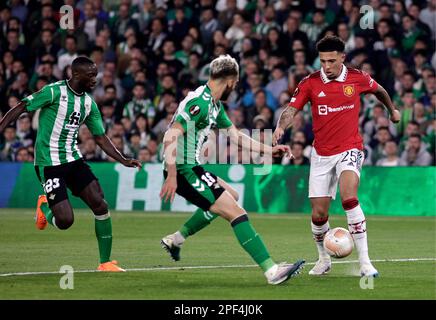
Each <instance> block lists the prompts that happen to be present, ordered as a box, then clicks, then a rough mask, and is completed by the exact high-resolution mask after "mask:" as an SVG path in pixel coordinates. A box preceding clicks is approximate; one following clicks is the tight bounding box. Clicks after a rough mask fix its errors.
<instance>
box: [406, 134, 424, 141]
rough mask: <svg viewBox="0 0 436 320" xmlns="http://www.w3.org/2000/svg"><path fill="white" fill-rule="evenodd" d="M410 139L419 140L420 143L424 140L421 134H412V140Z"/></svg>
mask: <svg viewBox="0 0 436 320" xmlns="http://www.w3.org/2000/svg"><path fill="white" fill-rule="evenodd" d="M410 138H418V140H419V141H421V140H422V138H421V135H420V134H419V133H412V134H411V135H410V136H409V139H410Z"/></svg>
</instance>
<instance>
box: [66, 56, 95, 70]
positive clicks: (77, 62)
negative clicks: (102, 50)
mask: <svg viewBox="0 0 436 320" xmlns="http://www.w3.org/2000/svg"><path fill="white" fill-rule="evenodd" d="M93 64H94V61H92V60H91V59H89V58H88V57H85V56H80V57H77V58H76V59H74V60H73V63H71V69H72V70H77V69H78V68H81V67H83V66H86V65H93Z"/></svg>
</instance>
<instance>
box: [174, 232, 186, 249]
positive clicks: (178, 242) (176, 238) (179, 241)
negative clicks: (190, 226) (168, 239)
mask: <svg viewBox="0 0 436 320" xmlns="http://www.w3.org/2000/svg"><path fill="white" fill-rule="evenodd" d="M173 242H174V244H175V245H176V246H178V247H180V246H181V245H182V244H183V242H185V237H183V236H182V234H181V233H180V231H177V232H176V233H174V241H173Z"/></svg>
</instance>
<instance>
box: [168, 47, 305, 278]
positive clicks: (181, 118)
mask: <svg viewBox="0 0 436 320" xmlns="http://www.w3.org/2000/svg"><path fill="white" fill-rule="evenodd" d="M238 78H239V66H238V64H237V62H236V60H235V59H233V58H232V57H230V56H229V55H226V56H224V55H223V56H220V57H218V58H216V59H215V60H213V61H212V62H211V64H210V77H209V81H208V82H207V84H206V85H204V86H201V87H199V88H197V90H195V91H193V92H190V93H188V95H187V96H186V98H185V99H184V100H183V101H182V102H181V103H180V104H179V108H178V110H177V112H176V114H175V115H174V118H173V122H172V124H171V126H170V128H169V129H168V131H167V132H166V133H165V136H164V154H165V161H164V177H165V179H166V180H165V182H164V184H163V186H162V190H161V193H160V195H161V197H162V198H163V199H165V200H166V201H167V200H168V199H170V200H171V201H172V200H173V199H174V196H175V193H177V194H178V195H180V196H182V197H183V198H185V199H186V200H188V201H189V202H191V203H192V204H194V205H196V206H197V207H199V209H198V210H197V211H196V212H195V213H194V214H193V216H192V217H191V218H190V219H189V220H188V221H186V223H185V224H184V225H183V226H182V227H181V228H180V229H179V230H178V231H177V232H175V233H173V234H170V235H167V236H166V237H164V238H163V239H162V240H161V244H162V247H163V248H164V249H165V250H167V251H168V252H169V254H170V256H171V257H172V258H173V259H174V260H176V261H178V260H179V259H180V248H181V245H182V244H183V242H184V241H185V240H186V238H187V237H188V236H191V235H193V234H195V233H196V232H198V231H199V230H201V229H203V228H204V227H206V226H207V225H208V224H210V221H212V220H213V219H214V218H215V217H217V216H218V215H219V216H221V217H222V218H224V219H226V220H227V221H228V222H229V223H230V225H231V226H232V228H233V231H234V233H235V235H236V238H237V239H238V241H239V243H240V244H241V246H242V248H243V249H244V250H245V251H246V252H247V253H248V254H249V255H250V256H251V257H252V259H253V260H254V261H255V262H256V263H257V264H258V265H259V266H260V268H261V269H262V270H263V272H264V275H265V276H266V278H267V281H268V283H269V284H274V285H275V284H279V283H282V282H284V281H286V280H288V279H289V278H290V277H292V276H294V275H296V274H298V273H299V271H300V269H301V268H302V266H303V264H304V260H299V261H297V262H296V263H294V264H288V263H283V264H276V263H275V262H274V261H273V260H272V258H271V257H270V255H269V252H268V250H267V248H266V246H265V244H264V243H263V241H262V239H261V237H260V235H259V234H258V233H257V232H256V230H255V229H254V228H253V226H252V224H251V222H250V221H249V220H248V216H247V213H246V212H245V210H244V209H243V208H241V207H240V206H239V205H238V203H237V202H236V201H237V197H238V195H237V192H236V191H235V190H234V189H233V188H231V187H230V186H229V185H228V184H226V183H225V182H224V181H223V180H222V179H220V178H218V177H217V176H216V175H214V174H213V173H212V172H209V171H206V170H205V169H204V168H203V167H202V166H201V165H200V162H199V155H200V150H201V148H202V146H203V143H204V142H205V141H206V139H207V137H208V135H209V133H210V131H211V130H212V129H213V128H218V129H227V134H228V136H230V139H231V140H232V142H234V143H236V144H239V141H242V144H241V146H242V148H243V149H248V150H250V149H251V150H252V151H254V152H264V154H265V155H267V156H282V155H283V154H288V155H290V149H289V147H288V146H283V145H278V146H275V147H271V146H267V145H264V144H262V143H260V142H257V141H255V140H253V139H251V138H250V137H248V136H247V135H245V134H243V133H242V132H240V131H239V130H237V129H236V127H235V126H234V125H233V124H232V122H231V121H230V119H229V118H228V117H227V114H226V112H225V111H224V107H223V104H222V103H221V101H225V100H227V98H228V97H229V95H230V93H231V92H232V91H233V90H235V88H236V85H237V82H238Z"/></svg>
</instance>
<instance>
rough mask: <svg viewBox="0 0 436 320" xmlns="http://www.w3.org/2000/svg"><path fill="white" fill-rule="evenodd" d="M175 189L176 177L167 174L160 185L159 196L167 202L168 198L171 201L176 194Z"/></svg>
mask: <svg viewBox="0 0 436 320" xmlns="http://www.w3.org/2000/svg"><path fill="white" fill-rule="evenodd" d="M176 190H177V178H176V177H173V176H168V177H167V179H166V180H165V183H164V184H163V186H162V190H161V191H160V198H161V199H164V201H165V202H167V201H168V200H170V202H173V200H174V197H175V196H176Z"/></svg>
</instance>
